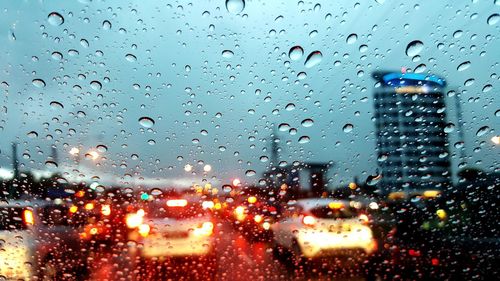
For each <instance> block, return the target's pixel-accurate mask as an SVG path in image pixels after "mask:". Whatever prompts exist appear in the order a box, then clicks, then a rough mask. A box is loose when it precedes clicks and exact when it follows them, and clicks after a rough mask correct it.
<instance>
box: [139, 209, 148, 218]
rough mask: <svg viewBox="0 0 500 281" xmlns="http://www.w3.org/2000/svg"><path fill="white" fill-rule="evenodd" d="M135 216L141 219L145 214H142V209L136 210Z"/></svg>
mask: <svg viewBox="0 0 500 281" xmlns="http://www.w3.org/2000/svg"><path fill="white" fill-rule="evenodd" d="M137 214H138V215H139V216H141V217H144V214H146V213H145V212H144V210H143V209H139V210H137Z"/></svg>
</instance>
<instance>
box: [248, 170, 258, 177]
mask: <svg viewBox="0 0 500 281" xmlns="http://www.w3.org/2000/svg"><path fill="white" fill-rule="evenodd" d="M256 174H257V173H256V172H255V171H254V170H247V171H246V172H245V175H246V176H247V177H253V176H255V175H256Z"/></svg>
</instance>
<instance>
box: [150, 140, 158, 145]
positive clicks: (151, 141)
mask: <svg viewBox="0 0 500 281" xmlns="http://www.w3.org/2000/svg"><path fill="white" fill-rule="evenodd" d="M148 144H149V145H155V144H156V142H155V140H148Z"/></svg>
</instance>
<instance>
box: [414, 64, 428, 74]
mask: <svg viewBox="0 0 500 281" xmlns="http://www.w3.org/2000/svg"><path fill="white" fill-rule="evenodd" d="M426 69H427V65H425V64H423V63H422V64H419V65H417V67H415V69H414V70H413V72H415V73H422V72H424V71H425V70H426Z"/></svg>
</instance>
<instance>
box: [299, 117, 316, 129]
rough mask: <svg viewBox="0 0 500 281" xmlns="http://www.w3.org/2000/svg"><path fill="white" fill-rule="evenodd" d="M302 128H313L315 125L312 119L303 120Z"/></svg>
mask: <svg viewBox="0 0 500 281" xmlns="http://www.w3.org/2000/svg"><path fill="white" fill-rule="evenodd" d="M301 124H302V126H304V127H306V128H308V127H311V126H312V125H314V121H313V120H312V119H309V118H308V119H304V120H302V123H301Z"/></svg>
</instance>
